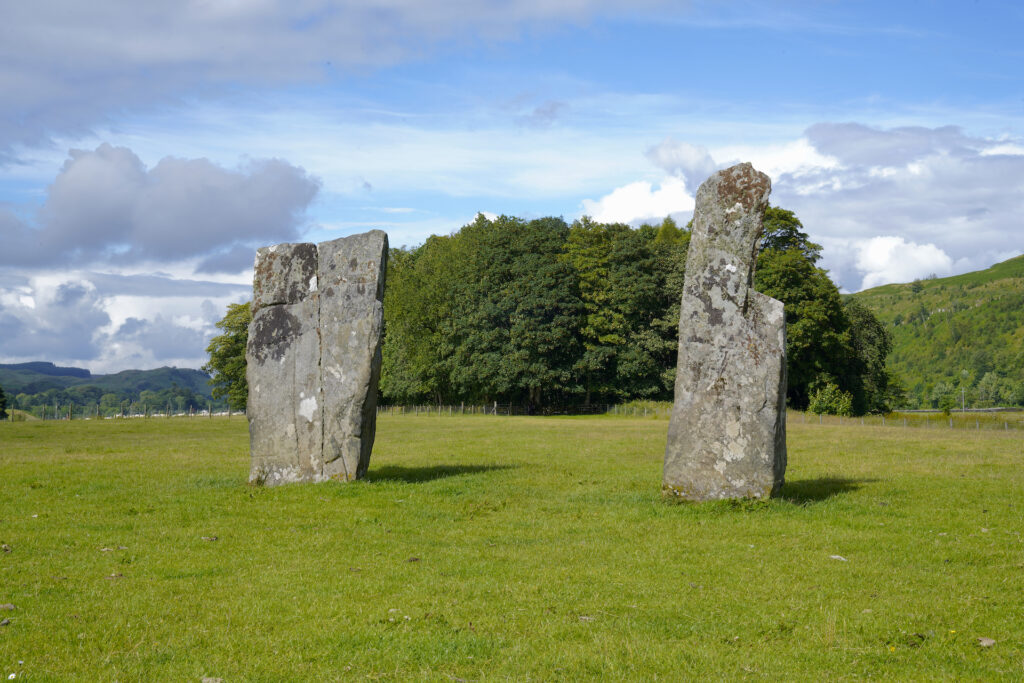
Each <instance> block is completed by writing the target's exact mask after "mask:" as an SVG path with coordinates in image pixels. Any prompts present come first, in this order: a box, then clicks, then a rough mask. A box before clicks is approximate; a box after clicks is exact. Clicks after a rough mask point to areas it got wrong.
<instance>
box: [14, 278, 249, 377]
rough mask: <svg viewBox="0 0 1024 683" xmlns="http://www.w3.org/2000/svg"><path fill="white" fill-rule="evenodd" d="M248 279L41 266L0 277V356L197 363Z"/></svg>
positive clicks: (97, 366) (92, 364)
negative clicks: (237, 280) (238, 281)
mask: <svg viewBox="0 0 1024 683" xmlns="http://www.w3.org/2000/svg"><path fill="white" fill-rule="evenodd" d="M250 287H251V285H249V284H248V283H246V284H229V283H225V284H220V283H215V282H202V281H196V280H177V279H172V278H168V277H162V276H158V275H152V274H148V275H124V274H120V273H113V272H107V273H98V272H88V271H71V272H64V271H58V270H54V271H44V272H37V273H35V274H32V275H29V276H17V275H11V274H7V275H5V276H4V277H3V278H2V279H0V329H3V330H4V336H3V340H2V342H3V343H2V346H0V362H23V361H31V360H40V359H45V360H49V361H53V362H56V363H58V364H63V365H74V366H79V367H81V366H85V367H88V368H89V369H90V370H92V371H93V372H101V373H102V372H115V371H118V370H123V369H125V368H126V367H133V368H138V369H148V368H154V367H160V366H164V365H176V366H178V367H193V368H197V367H199V366H200V365H202V364H203V363H204V362H206V359H207V356H206V352H205V350H206V346H207V344H208V343H209V340H210V338H211V337H212V336H213V335H214V334H216V333H217V330H216V328H215V327H214V323H216V322H217V321H218V320H220V318H221V317H223V315H224V312H225V310H226V308H227V305H228V304H229V303H235V302H240V301H244V300H246V299H248V297H249V295H250Z"/></svg>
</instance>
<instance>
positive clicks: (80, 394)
mask: <svg viewBox="0 0 1024 683" xmlns="http://www.w3.org/2000/svg"><path fill="white" fill-rule="evenodd" d="M208 379H209V377H208V375H206V373H204V372H201V371H200V370H190V369H187V368H167V367H164V368H156V369H154V370H124V371H122V372H117V373H113V374H110V375H93V374H91V373H90V372H89V371H88V370H85V369H83V368H66V367H60V366H57V365H54V364H53V363H47V362H41V361H37V362H32V363H14V364H7V365H4V364H0V387H3V390H4V393H5V394H6V395H7V400H8V402H9V404H11V405H12V407H16V408H21V409H24V410H26V411H28V412H30V413H32V414H40V415H42V414H43V412H42V409H43V408H44V407H47V408H49V409H51V410H52V409H53V406H54V405H58V406H61V407H65V406H71V407H72V408H73V409H74V410H75V411H78V410H82V412H83V413H84V414H92V413H94V412H96V408H97V407H99V408H101V410H100V412H108V413H114V412H118V411H127V410H146V409H147V408H150V409H166V408H168V407H170V408H171V409H174V410H187V409H188V408H189V407H192V408H197V409H199V408H206V407H207V405H208V404H209V402H210V400H211V394H210V385H209V383H208ZM213 403H214V406H217V407H219V406H220V403H221V402H220V401H214V402H213ZM136 404H138V405H136ZM64 410H66V408H64Z"/></svg>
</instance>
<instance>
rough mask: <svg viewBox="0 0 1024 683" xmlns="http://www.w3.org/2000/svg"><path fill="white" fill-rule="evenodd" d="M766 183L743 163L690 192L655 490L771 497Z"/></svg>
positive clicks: (774, 476)
mask: <svg viewBox="0 0 1024 683" xmlns="http://www.w3.org/2000/svg"><path fill="white" fill-rule="evenodd" d="M770 192H771V181H770V180H769V178H768V176H766V175H765V174H763V173H760V172H758V171H756V170H754V167H753V166H751V165H750V164H749V163H745V164H739V165H736V166H733V167H731V168H728V169H725V170H723V171H719V172H717V173H715V174H714V175H712V176H711V177H710V178H708V179H707V180H706V181H705V182H704V184H703V185H701V186H700V189H699V190H698V191H697V205H696V209H695V211H694V219H693V233H692V237H691V241H690V249H689V254H688V256H687V261H686V276H685V282H684V285H683V297H682V303H681V305H680V316H679V360H678V364H677V366H676V383H675V403H674V405H673V409H672V419H671V421H670V423H669V431H668V444H667V446H666V449H665V467H664V476H663V482H662V491H663V493H664V494H665V495H666V496H671V497H677V498H680V499H684V500H691V501H703V500H715V499H722V498H766V497H768V496H771V495H776V494H778V492H779V490H780V489H781V487H782V484H783V477H784V473H785V470H786V357H785V354H786V326H785V316H784V313H783V305H782V303H781V302H779V301H776V300H775V299H772V298H770V297H768V296H765V295H763V294H760V293H758V292H756V291H754V290H753V288H752V285H753V275H754V264H755V260H756V258H757V249H758V241H759V240H760V238H761V234H762V231H763V228H762V224H761V222H762V219H763V217H764V211H765V208H767V205H768V195H769V194H770Z"/></svg>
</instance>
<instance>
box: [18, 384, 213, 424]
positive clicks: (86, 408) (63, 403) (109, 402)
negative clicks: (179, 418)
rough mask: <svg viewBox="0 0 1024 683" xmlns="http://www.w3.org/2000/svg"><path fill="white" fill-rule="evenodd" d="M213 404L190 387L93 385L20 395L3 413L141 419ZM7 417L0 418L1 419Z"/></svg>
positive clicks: (40, 416) (47, 416) (22, 393)
mask: <svg viewBox="0 0 1024 683" xmlns="http://www.w3.org/2000/svg"><path fill="white" fill-rule="evenodd" d="M2 395H3V390H2V389H0V396H2ZM210 405H211V402H210V401H209V399H207V398H206V397H205V396H202V395H200V394H197V393H195V392H194V391H192V390H191V389H189V388H187V387H180V386H178V385H176V384H175V385H172V386H171V387H168V388H166V389H161V390H159V391H153V390H148V389H144V390H142V391H138V392H133V391H104V390H103V389H102V388H100V387H95V386H91V385H84V386H73V387H68V388H67V389H56V388H51V389H47V390H45V391H40V392H36V393H32V394H29V393H25V392H20V393H18V394H15V395H13V396H10V397H9V398H3V399H0V412H2V411H4V409H5V408H6V409H7V411H10V410H11V409H17V410H21V411H23V412H25V413H27V414H29V415H32V416H34V417H38V418H44V417H45V418H50V417H57V416H67V414H68V411H69V410H71V411H72V414H73V415H75V416H78V415H83V416H94V415H98V416H100V417H110V416H114V415H140V414H146V413H163V412H166V411H170V412H178V413H181V412H188V411H192V410H196V411H198V410H206V409H207V408H208V407H210ZM226 407H227V404H226V403H225V402H223V401H214V402H213V408H214V409H215V410H216V409H221V408H226ZM3 418H4V416H2V415H0V419H3Z"/></svg>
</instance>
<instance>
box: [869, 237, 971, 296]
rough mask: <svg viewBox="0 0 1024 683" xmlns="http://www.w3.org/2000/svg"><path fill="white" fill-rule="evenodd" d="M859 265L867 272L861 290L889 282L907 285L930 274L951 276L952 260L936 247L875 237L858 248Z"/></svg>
mask: <svg viewBox="0 0 1024 683" xmlns="http://www.w3.org/2000/svg"><path fill="white" fill-rule="evenodd" d="M856 251H857V256H856V264H857V268H858V270H860V271H861V272H862V273H864V279H863V281H862V282H861V289H868V288H869V287H875V286H877V285H884V284H887V283H890V282H908V281H910V280H914V279H916V278H920V277H927V276H928V275H948V274H949V273H950V271H951V270H952V269H953V259H951V258H950V257H949V255H948V254H947V253H946V252H944V251H943V250H942V249H939V248H938V247H937V246H935V245H934V244H915V243H913V242H908V241H907V240H905V239H903V238H902V237H892V236H888V237H872V238H871V239H868V240H864V241H862V242H860V243H859V244H857V245H856Z"/></svg>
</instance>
